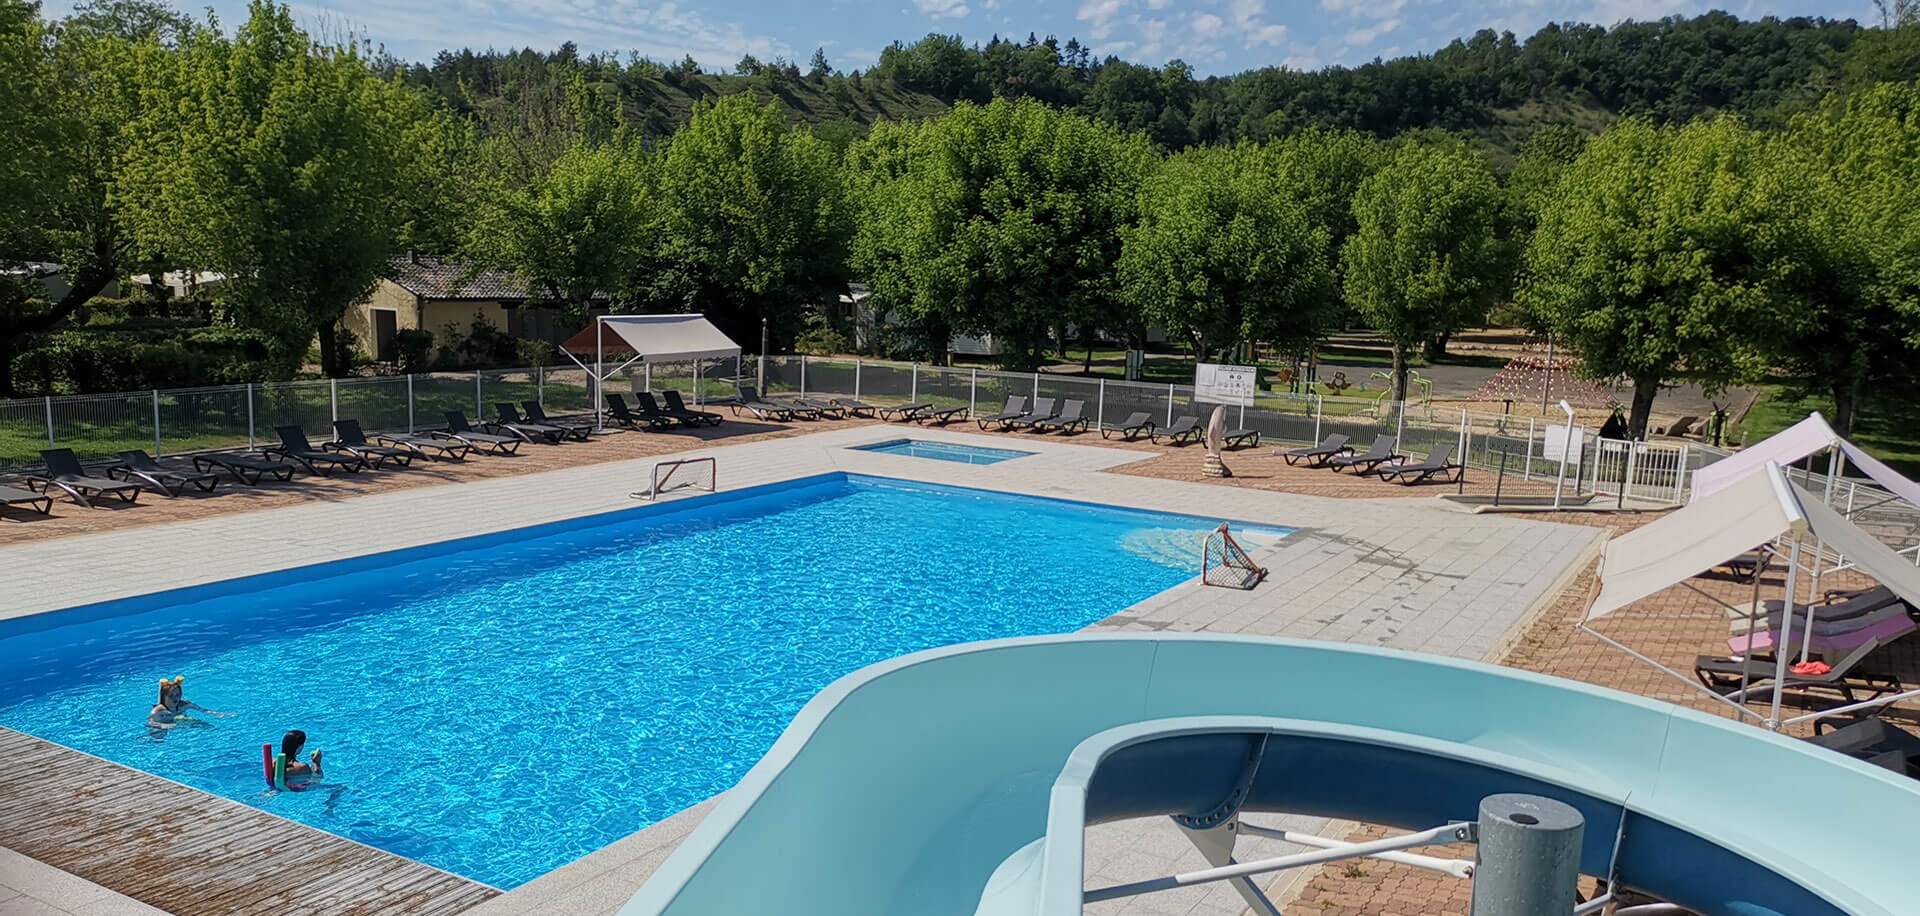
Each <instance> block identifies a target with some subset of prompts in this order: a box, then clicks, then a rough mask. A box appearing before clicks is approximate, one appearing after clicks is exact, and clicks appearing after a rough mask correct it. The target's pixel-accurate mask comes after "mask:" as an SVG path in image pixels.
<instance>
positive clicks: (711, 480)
mask: <svg viewBox="0 0 1920 916" xmlns="http://www.w3.org/2000/svg"><path fill="white" fill-rule="evenodd" d="M702 462H705V463H706V465H707V469H708V471H709V473H708V475H707V485H706V486H705V487H703V488H702V487H700V485H699V484H697V483H692V484H688V486H690V487H696V488H701V489H705V490H706V491H707V492H708V493H713V492H716V491H717V490H718V489H719V487H720V462H718V461H715V460H713V458H712V457H711V456H708V457H701V458H682V459H680V460H678V461H660V462H655V463H654V466H653V482H652V483H651V484H650V485H649V486H648V487H647V489H645V490H635V491H633V492H632V493H629V494H627V495H629V496H631V497H633V498H634V499H645V500H654V499H659V498H660V488H661V487H662V486H663V485H665V484H666V482H667V481H669V480H672V479H673V475H674V474H675V472H677V471H679V470H680V469H681V468H683V467H685V466H687V465H689V464H700V463H702ZM661 468H666V469H667V476H666V477H664V478H663V477H661V476H660V469H661Z"/></svg>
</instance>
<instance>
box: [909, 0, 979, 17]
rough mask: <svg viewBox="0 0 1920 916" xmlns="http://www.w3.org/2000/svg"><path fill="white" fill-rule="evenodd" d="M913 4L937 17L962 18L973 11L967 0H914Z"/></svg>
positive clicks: (921, 10) (923, 11)
mask: <svg viewBox="0 0 1920 916" xmlns="http://www.w3.org/2000/svg"><path fill="white" fill-rule="evenodd" d="M913 5H914V6H917V7H919V8H920V12H922V13H925V14H927V15H929V16H932V17H933V18H935V19H961V18H965V16H966V15H967V14H968V13H971V12H973V10H971V9H968V8H967V4H966V0H913Z"/></svg>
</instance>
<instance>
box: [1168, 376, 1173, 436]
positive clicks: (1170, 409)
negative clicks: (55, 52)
mask: <svg viewBox="0 0 1920 916" xmlns="http://www.w3.org/2000/svg"><path fill="white" fill-rule="evenodd" d="M1173 397H1174V394H1173V383H1172V382H1168V383H1167V425H1168V426H1172V425H1173Z"/></svg>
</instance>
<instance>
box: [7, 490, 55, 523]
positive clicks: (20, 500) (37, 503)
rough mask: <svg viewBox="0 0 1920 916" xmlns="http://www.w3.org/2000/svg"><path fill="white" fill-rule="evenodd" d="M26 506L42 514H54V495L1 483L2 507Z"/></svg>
mask: <svg viewBox="0 0 1920 916" xmlns="http://www.w3.org/2000/svg"><path fill="white" fill-rule="evenodd" d="M5 506H26V507H27V508H29V509H32V510H33V511H35V512H38V513H40V514H41V515H52V514H53V497H51V496H49V495H47V494H45V493H35V492H33V491H32V490H22V489H20V488H19V487H10V486H7V485H5V484H0V507H5Z"/></svg>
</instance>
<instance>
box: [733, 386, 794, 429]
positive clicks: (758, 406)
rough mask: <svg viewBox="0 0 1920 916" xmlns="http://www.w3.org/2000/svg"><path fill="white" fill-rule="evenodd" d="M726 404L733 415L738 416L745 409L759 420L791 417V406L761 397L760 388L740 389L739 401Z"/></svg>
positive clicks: (779, 419)
mask: <svg viewBox="0 0 1920 916" xmlns="http://www.w3.org/2000/svg"><path fill="white" fill-rule="evenodd" d="M727 406H728V407H730V408H732V410H733V412H734V415H735V416H738V415H739V413H740V411H742V410H746V411H748V412H749V413H752V414H753V415H754V417H756V418H758V419H761V420H776V421H781V422H784V421H787V420H791V419H793V408H791V407H787V406H784V405H781V404H775V403H773V402H772V401H769V400H767V399H766V398H764V397H761V396H760V389H758V388H742V389H740V403H738V404H729V405H727Z"/></svg>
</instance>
